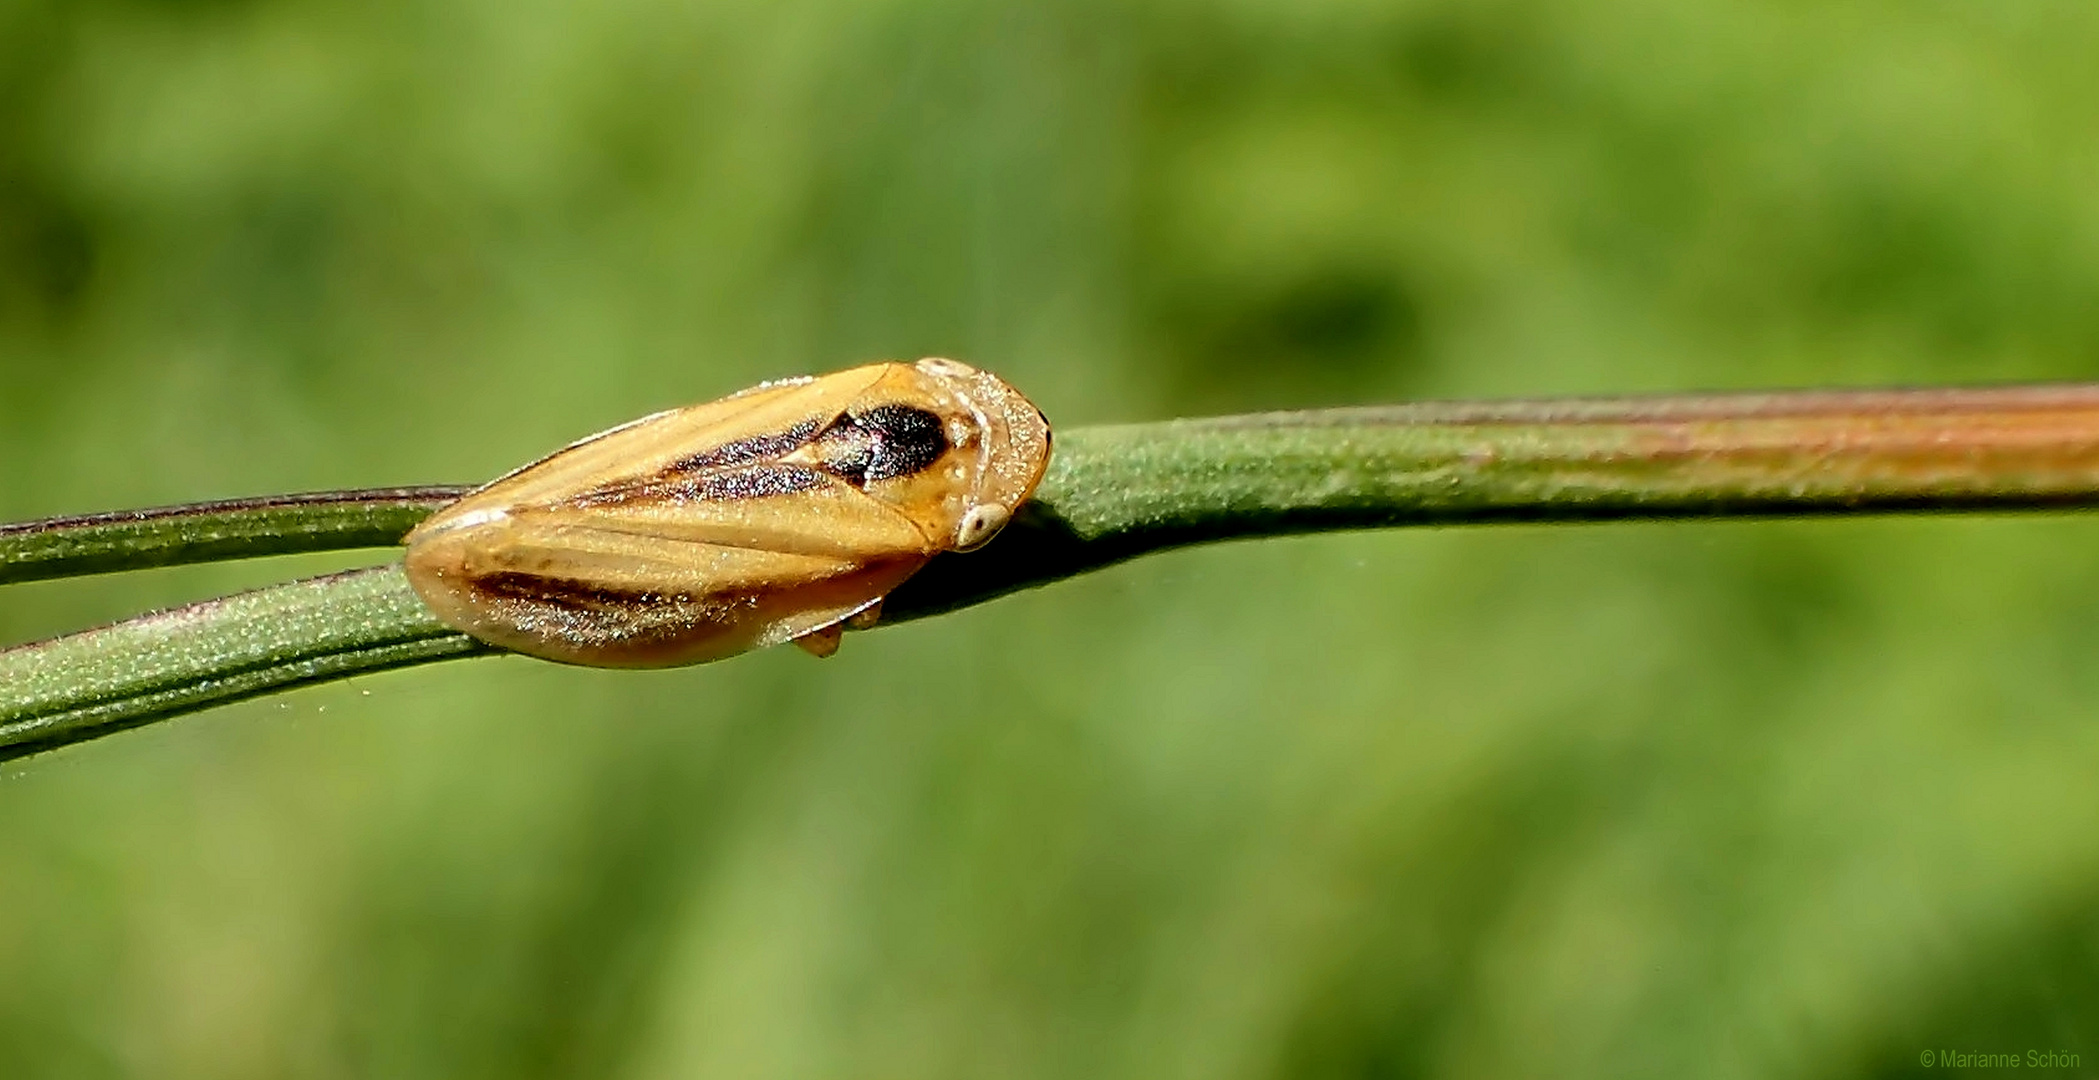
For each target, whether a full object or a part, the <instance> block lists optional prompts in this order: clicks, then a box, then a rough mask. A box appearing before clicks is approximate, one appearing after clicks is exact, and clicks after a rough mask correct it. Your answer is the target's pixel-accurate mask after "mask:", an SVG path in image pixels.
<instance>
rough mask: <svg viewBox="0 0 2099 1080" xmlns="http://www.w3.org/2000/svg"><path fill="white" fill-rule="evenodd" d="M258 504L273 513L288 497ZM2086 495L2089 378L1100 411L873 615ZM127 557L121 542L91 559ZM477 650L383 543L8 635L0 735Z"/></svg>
mask: <svg viewBox="0 0 2099 1080" xmlns="http://www.w3.org/2000/svg"><path fill="white" fill-rule="evenodd" d="M422 490H431V489H422ZM354 494H357V495H360V496H365V495H369V494H370V493H354ZM226 505H229V504H219V507H221V509H218V510H214V511H213V512H214V513H225V512H226V511H224V510H223V509H222V508H223V507H224V506H226ZM255 505H257V506H262V507H266V509H258V510H256V511H255V513H258V514H281V513H285V511H282V510H281V509H279V507H281V505H282V504H281V503H279V502H278V501H277V500H267V501H265V502H264V503H259V504H255ZM317 505H318V506H320V507H333V506H334V504H333V503H331V502H330V501H329V500H328V499H327V498H326V497H321V498H320V500H319V501H318V503H317ZM2095 505H2099V386H2093V385H2075V386H2070V385H2065V386H2039V387H2007V388H1996V389H1981V390H1913V391H1860V392H1813V393H1787V394H1741V395H1716V396H1708V397H1674V398H1651V399H1614V400H1589V401H1558V402H1550V401H1548V402H1511V403H1495V404H1476V405H1475V404H1426V405H1408V406H1397V407H1391V408H1373V409H1336V410H1328V411H1323V412H1304V413H1273V414H1264V415H1257V416H1242V417H1221V418H1216V419H1209V420H1185V421H1172V422H1168V423H1161V424H1142V425H1133V426H1127V427H1107V428H1092V429H1085V430H1079V431H1073V432H1069V433H1066V434H1061V435H1059V436H1058V445H1057V450H1056V454H1055V458H1054V460H1053V462H1052V465H1051V468H1050V472H1049V475H1048V476H1047V477H1045V478H1044V480H1043V483H1042V487H1041V490H1040V491H1039V492H1038V493H1037V495H1036V499H1035V501H1034V502H1033V503H1031V504H1030V505H1029V507H1028V508H1027V509H1026V511H1025V512H1024V513H1022V514H1021V515H1020V517H1019V518H1018V519H1017V520H1016V521H1014V523H1013V524H1012V525H1010V526H1008V527H1007V529H1006V531H1005V532H1004V533H1002V534H1001V535H1000V537H999V538H998V540H997V541H995V542H994V543H992V544H991V545H990V546H988V547H987V548H985V549H984V550H983V551H980V552H976V553H972V554H968V555H943V556H941V557H940V558H937V559H935V560H934V561H933V562H932V563H931V564H930V565H928V566H927V567H926V568H925V569H924V570H923V571H921V572H920V573H919V574H918V575H917V576H916V577H914V578H912V579H911V580H910V581H909V582H906V583H905V584H904V586H903V587H901V588H899V589H898V590H897V591H896V592H895V593H894V594H892V595H891V596H890V598H889V599H888V601H887V602H886V603H885V605H884V616H883V617H884V619H885V621H888V622H901V621H904V620H908V619H913V618H922V617H925V616H928V615H935V614H939V613H941V612H945V611H951V610H954V609H956V608H960V607H965V606H968V605H971V604H976V603H981V602H983V601H985V600H989V599H992V598H994V597H997V596H1000V595H1003V594H1005V593H1008V592H1012V591H1014V590H1016V589H1022V588H1027V587H1029V586H1033V585H1040V584H1044V583H1047V582H1050V581H1055V580H1058V579H1060V578H1064V577H1069V576H1072V575H1074V574H1079V573H1083V572H1086V571H1089V570H1095V569H1099V568H1101V567H1104V566H1108V565H1111V564H1113V563H1116V562H1120V561H1122V560H1124V559H1128V558H1132V557H1134V556H1137V555H1142V554H1145V553H1148V552H1153V551H1159V550H1163V549H1167V548H1173V547H1180V546H1184V545H1188V544H1195V543H1204V542H1209V541H1215V540H1226V539H1234V538H1242V537H1253V536H1272V535H1279V534H1286V533H1308V532H1324V531H1332V530H1339V529H1358V528H1371V527H1379V526H1390V525H1407V524H1467V523H1482V522H1495V521H1531V522H1550V521H1597V520H1607V519H1615V518H1717V517H1748V516H1774V515H1844V514H1858V513H1887V512H1918V511H1955V510H1984V511H2010V510H2037V509H2063V508H2081V507H2091V506H2095ZM331 512H332V511H331ZM423 512H427V507H411V506H406V505H399V504H397V505H393V506H391V507H390V508H389V509H387V510H385V511H384V513H385V514H391V515H394V516H393V517H389V518H387V522H388V524H387V526H386V529H388V530H391V532H390V535H391V536H393V537H398V536H399V535H400V533H401V532H403V531H405V530H406V528H407V527H408V526H409V525H412V524H413V521H414V520H415V518H416V517H418V516H419V515H420V513H423ZM170 513H174V515H175V516H180V513H179V512H170ZM290 515H291V516H290V517H289V518H278V519H277V520H278V521H279V522H280V523H282V524H284V525H286V526H287V527H290V528H293V529H294V530H295V531H298V533H299V535H300V536H301V537H302V538H303V540H302V546H299V547H297V548H296V550H319V549H322V548H326V547H348V546H362V545H366V544H369V543H371V542H372V539H371V538H372V536H373V528H372V527H370V526H369V525H366V524H356V523H355V521H354V515H353V517H352V519H350V520H351V521H352V523H351V524H347V525H346V524H343V522H344V521H345V519H344V518H342V517H335V518H330V517H328V515H327V514H326V513H316V514H315V515H313V518H312V519H306V518H302V517H301V516H300V515H299V514H298V513H297V512H296V511H291V512H290ZM235 516H236V517H239V516H240V514H239V512H235ZM110 517H111V518H118V517H121V515H111V516H110ZM76 520H83V521H85V520H97V519H76ZM302 521H303V522H305V523H306V524H304V525H302V524H299V523H300V522H302ZM315 521H318V522H319V524H317V525H316V524H313V522H315ZM330 522H333V524H330ZM43 524H44V525H45V526H46V527H48V523H43ZM15 528H16V529H18V530H19V529H21V528H22V527H19V526H18V527H15ZM234 532H235V534H237V535H249V536H256V537H261V536H263V535H265V534H266V532H267V530H266V529H263V528H256V529H253V530H251V531H249V532H246V533H242V532H240V530H239V529H238V528H236V529H235V530H234ZM6 535H8V534H7V533H5V532H4V531H0V537H4V536H6ZM164 535H171V534H165V533H160V532H149V533H148V534H147V539H148V541H149V542H158V541H155V540H154V538H155V537H160V536H164ZM388 542H390V541H388ZM267 547H268V545H267V544H266V543H262V542H257V543H255V544H251V545H248V546H246V547H242V548H240V553H244V554H246V553H257V552H259V551H261V550H263V549H265V548H267ZM0 550H4V549H0ZM155 550H156V551H157V552H160V553H163V554H164V553H165V552H167V551H171V550H173V551H184V550H197V549H195V548H185V547H183V546H182V545H181V544H179V543H177V544H164V545H162V546H161V547H160V548H157V549H155ZM278 550H283V549H278ZM59 561H61V562H63V561H64V560H63V558H61V559H60V560H59ZM151 561H152V562H168V561H176V560H173V559H168V558H156V559H155V560H151ZM119 564H121V565H135V564H134V563H122V562H121V560H116V561H112V562H111V563H108V564H95V568H98V569H99V568H103V567H104V566H105V565H119ZM73 565H81V564H80V563H77V562H76V563H74V564H73ZM490 651H491V650H488V649H486V648H485V647H483V646H480V645H478V644H476V643H474V642H473V641H472V640H471V639H468V638H466V637H465V636H463V635H460V634H457V633H455V632H453V631H450V630H448V629H447V628H445V627H444V626H443V625H442V624H439V623H438V622H437V621H436V620H435V618H433V617H432V616H431V615H430V613H429V612H428V611H427V610H426V609H424V608H423V606H422V605H421V603H420V602H418V601H417V600H416V599H415V597H414V594H413V593H412V592H411V591H410V590H409V589H408V586H407V582H406V579H405V578H404V577H403V576H402V574H401V571H400V568H399V567H398V566H385V567H376V568H373V569H370V570H363V571H354V572H351V573H348V574H339V575H335V576H333V577H328V578H318V579H314V580H311V581H303V582H295V583H292V584H289V585H280V586H275V587H273V588H269V589H262V590H258V591H256V592H252V593H246V594H242V595H240V596H234V597H228V598H225V599H222V600H214V601H210V602H207V603H204V604H196V605H192V606H190V607H186V608H179V609H176V610H174V611H170V612H164V613H161V614H158V615H149V616H145V617H143V618H140V619H134V620H131V621H129V622H124V623H118V624H115V625H113V626H108V627H103V628H101V629H98V630H90V631H87V632H85V633H81V634H75V635H71V636H69V637H63V638H57V639H54V640H51V641H46V642H41V643H38V644H34V645H27V646H22V647H19V648H16V649H11V650H7V651H4V652H0V758H5V757H9V756H19V755H20V754H23V753H29V752H34V751H36V750H42V749H49V748H51V747H53V746H58V745H63V744H65V743H67V742H74V741H79V740H81V739H86V738H92V737H94V736H95V735H99V734H103V733H106V732H108V731H113V730H118V729H120V728H123V727H130V726H135V725H137V724H141V723H146V722H150V721H152V720H155V719H159V718H162V717H166V716H171V715H175V714H177V713H180V712H185V711H190V710H193V709H198V708H203V707H205V706H207V705H212V704H217V703H220V702H224V701H230V700H235V699H238V698H242V697H248V696H252V695H255V694H260V693H264V692H267V691H269V690H273V689H278V688H283V687H287V686H293V685H300V684H304V683H310V682H316V681H321V680H325V679H333V678H341V677H344V676H347V675H351V674H357V673H360V672H366V671H375V670H379V669H382V668H388V667H400V666H405V665H408V664H417V663H423V662H425V661H429V660H438V659H448V658H452V657H457V656H467V655H476V654H483V653H487V652H490Z"/></svg>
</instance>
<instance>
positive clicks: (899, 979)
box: [0, 0, 2099, 1080]
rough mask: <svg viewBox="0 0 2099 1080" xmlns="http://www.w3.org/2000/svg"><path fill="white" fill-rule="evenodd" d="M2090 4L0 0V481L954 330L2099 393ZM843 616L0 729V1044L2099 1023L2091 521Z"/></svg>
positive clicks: (1332, 382) (60, 616)
mask: <svg viewBox="0 0 2099 1080" xmlns="http://www.w3.org/2000/svg"><path fill="white" fill-rule="evenodd" d="M2095 53H2099V9H2095V8H2093V7H2092V5H2090V4H2088V3H2084V2H2068V0H2058V2H2046V0H2042V2H2035V3H2003V4H1994V3H1982V4H1972V3H1971V4H1947V3H1916V2H1907V3H1896V2H1881V3H1857V4H1821V3H1781V2H1763V3H1750V2H1729V0H1713V2H1708V3H1698V4H1678V3H1659V2H1652V0H1649V2H1640V0H1617V2H1612V0H1596V2H1590V3H1570V2H1553V0H1485V2H1479V0H1444V2H1428V0H1422V2H1392V0H1386V2H1367V0H1218V2H1212V3H1197V2H1193V0H1151V2H1147V3H1108V2H1105V0H1099V2H1093V0H1072V2H1067V3H1046V2H1039V0H1017V2H1006V3H967V2H957V0H873V2H843V0H766V2H756V0H752V2H723V3H710V4H699V3H672V2H666V0H507V2H494V0H416V2H403V0H362V2H346V0H337V2H320V0H312V2H303V3H300V2H280V3H267V2H260V0H216V2H205V0H193V2H175V0H158V2H147V0H130V2H122V0H4V2H0V517H4V518H10V519H11V518H23V517H31V516H37V515H42V514H47V513H61V512H75V511H87V510H97V509H109V508H117V507H124V506H134V505H144V504H154V503H166V502H175V501H182V500H188V499H198V498H213V497H224V496H233V495H243V494H253V493H263V492H273V491H291V490H311V489H317V488H329V487H347V486H370V485H379V484H391V483H424V482H454V481H471V480H476V479H481V478H485V477H487V476H490V475H493V474H494V473H496V472H498V471H500V470H502V469H505V468H508V467H510V466H511V465H513V464H516V463H517V462H519V461H522V460H525V459H526V458H529V457H531V456H534V455H536V454H539V453H541V452H544V451H545V450H547V449H549V448H551V447H553V446H556V445H559V444H560V443H561V442H563V441H564V440H567V439H570V438H573V437H575V436H577V435H580V434H583V433H586V432H589V431H591V430H594V429H596V428H599V427H602V426H606V425H609V424H611V423H614V422H617V421H620V420H623V419H626V418H629V417H631V416H634V415H638V414H640V413H643V412H646V411H649V410H652V409H656V408H661V407H665V406H669V405H674V404H679V403H683V402H688V401H693V400H699V399H703V398H707V397H711V396H714V395H717V394H719V393H722V392H725V391H728V390H731V389H735V388H737V387H740V386H742V385H745V384H747V383H750V382H752V381H755V380H758V379H761V378H765V377H769V376H777V375H783V374H789V373H794V372H800V371H805V370H812V369H817V370H820V369H826V368H833V367H841V366H845V365H848V364H853V363H858V362H862V361H865V360H868V359H872V358H877V357H910V356H915V355H921V354H929V353H931V354H950V355H955V356H959V357H964V358H967V359H969V360H972V361H975V362H979V363H983V364H986V365H988V366H991V367H994V368H995V369H997V370H999V371H1000V372H1002V373H1003V374H1005V375H1007V376H1008V377H1009V378H1010V379H1011V380H1012V381H1013V382H1015V383H1016V384H1018V385H1020V386H1021V387H1023V388H1025V389H1026V390H1028V391H1029V392H1030V393H1031V395H1032V396H1034V397H1035V399H1036V400H1037V401H1038V402H1040V403H1041V404H1042V405H1043V406H1044V408H1045V409H1046V410H1047V411H1048V412H1049V413H1050V415H1051V416H1052V417H1053V418H1054V419H1055V420H1057V421H1058V422H1059V423H1062V424H1083V423H1092V422H1104V421H1112V420H1136V419H1152V418H1160V417H1166V416H1172V415H1177V414H1186V413H1195V412H1210V411H1226V410H1244V409H1257V408H1269V407H1287V406H1303V405H1311V404H1328V403H1346V402H1374V401H1387V400H1395V399H1399V398H1404V397H1419V396H1464V395H1481V396H1484V395H1509V394H1524V395H1532V394H1545V393H1564V392H1581V391H1596V392H1603V391H1632V390H1668V389H1687V388H1711V387H1746V386H1765V385H1800V384H1817V385H1821V384H1859V383H1888V382H1942V381H1966V380H1982V379H2002V378H2045V377H2076V378H2093V377H2099V142H2095V140H2094V138H2093V130H2094V129H2093V126H2092V124H2093V117H2094V116H2095V115H2099V64H2095V63H2093V61H2092V58H2093V56H2094V55H2095ZM340 564H341V561H337V562H335V563H329V562H327V561H326V560H306V561H295V562H293V563H290V564H287V563H274V564H270V565H264V566H245V567H215V568H204V569H198V570H191V571H181V572H166V573H155V574H142V575H129V576H122V577H115V578H106V579H97V580H92V581H76V582H57V583H49V584H41V585H33V586H18V587H13V588H9V589H7V590H5V591H4V592H0V633H4V635H5V638H4V640H7V641H20V640H25V639H27V638H30V637H33V636H37V635H41V634H46V633H52V632H56V631H59V630H63V629H68V628H73V627H78V626H81V625H85V624H87V623H89V622H92V621H95V620H100V619H105V618H112V617H117V616H120V615H123V614H126V613H129V612H133V611H136V610H139V609H141V608H144V607H148V606H154V605H160V604H167V603H174V602H179V601H181V600H184V599H191V598H196V597H199V596H204V595H209V594H210V593H213V592H216V591H220V590H223V589H226V588H231V587H236V586H239V585H242V584H251V583H257V582H261V581H265V580H271V579H274V578H277V577H282V576H285V575H288V574H291V573H294V572H301V571H305V570H309V569H312V568H313V567H316V566H320V565H340ZM846 645H847V647H846V649H845V650H844V652H843V653H842V654H841V655H840V656H839V657H837V658H836V659H834V660H831V661H828V662H823V663H818V662H815V661H813V660H810V659H809V658H807V657H805V656H802V655H800V654H799V653H797V652H795V651H793V650H781V651H774V652H771V653H766V654H759V655H755V656H750V657H745V658H742V659H739V660H736V661H732V662H729V663H724V664H720V665H715V666H711V667H703V668H696V669H689V670H683V671H675V672H663V673H644V674H620V673H604V672H589V671H580V670H571V669H563V668H558V667H554V666H550V665H545V664H539V663H534V662H531V661H526V660H511V659H503V660H489V661H476V662H472V663H464V664H454V665H444V666H439V667H436V668H431V669H425V670H418V671H413V672H406V673H397V674H392V675H386V676H381V677H374V678H370V679H366V680H361V681H359V682H355V683H351V684H346V685H337V686H331V687H326V688H321V689H316V690H311V691H306V692H302V693H299V694H294V695H290V696H288V697H284V698H281V699H276V700H272V701H266V702H257V703H253V704H250V705H247V706H245V707H239V708H232V709H225V710H220V711H217V712H214V713H211V714H207V715H204V716H200V717H195V718H190V719H186V720H183V721H180V722H177V723H174V724H170V725H166V726H164V727H161V728H158V729H155V730H149V731H141V732H137V733H133V734H129V735H124V736H119V737H116V738H112V739H109V740H106V741H104V742H101V743H98V744H96V745H92V746H88V747H84V748H79V749H74V750H69V751H66V752H63V753H59V754H55V755H51V756H49V757H45V758H38V759H33V760H30V761H27V762H23V763H18V764H14V765H10V766H7V767H6V768H5V770H4V771H0V821H4V822H5V825H4V827H0V866H4V867H5V870H4V872H0V972H4V973H5V975H4V978H0V1062H4V1066H0V1069H4V1072H5V1074H6V1075H7V1076H9V1077H103V1076H120V1075H122V1076H153V1077H174V1078H181V1077H200V1078H202V1077H209V1078H214V1080H226V1078H233V1080H239V1078H246V1077H258V1078H260V1077H285V1076H297V1077H343V1076H386V1077H398V1078H414V1077H446V1078H461V1077H503V1078H510V1077H593V1078H595V1077H637V1078H638V1077H669V1076H681V1077H682V1076H722V1077H738V1078H751V1077H755V1078H763V1077H847V1076H850V1077H911V1078H924V1077H957V1078H961V1077H978V1076H987V1075H997V1076H1011V1077H1040V1078H1049V1077H1113V1076H1121V1077H1146V1078H1150V1077H1167V1076H1171V1077H1205V1078H1207V1077H1262V1076H1292V1077H1315V1078H1327V1077H1337V1078H1338V1077H1402V1076H1446V1075H1447V1076H1541V1077H1543V1076H1550V1077H1556V1078H1563V1077H1590V1076H1593V1077H1627V1076H1668V1077H1676V1076H1699V1075H1704V1076H1727V1077H1735V1076H1739V1077H1754V1076H1785V1077H1798V1076H1832V1077H1834V1076H1879V1075H1895V1074H1902V1073H1906V1072H1911V1071H1919V1070H1920V1066H1919V1061H1920V1054H1921V1052H1923V1051H1925V1050H1934V1051H1936V1050H1940V1049H1955V1050H1964V1051H1981V1052H2014V1053H2019V1054H2022V1055H2023V1054H2024V1053H2026V1052H2027V1051H2029V1050H2037V1051H2043V1052H2045V1051H2050V1050H2053V1051H2063V1052H2073V1053H2079V1054H2081V1060H2082V1062H2083V1065H2084V1068H2085V1069H2086V1070H2089V1069H2092V1068H2094V1067H2099V1027H2095V1022H2094V1021H2093V1019H2092V1018H2093V1017H2095V1016H2099V828H2095V827H2094V824H2093V823H2094V822H2095V821H2099V782H2095V780H2099V665H2095V663H2094V658H2095V657H2099V521H2093V520H2090V519H2086V518H2076V517H2061V518H2053V519H2048V518H2037V519H2020V520H2012V519H1996V520H1989V519H1980V520H1953V519H1937V520H1887V521H1876V522H1852V523H1837V524H1833V523H1824V524H1808V523H1793V524H1785V523H1765V524H1743V525H1725V526H1722V525H1712V526H1681V525H1679V526H1659V525H1645V526H1642V525H1627V526H1609V527H1577V528H1527V529H1480V530H1462V531H1447V532H1426V531H1423V532H1390V533H1383V534H1364V535H1353V536H1336V537H1326V538H1318V539H1309V540H1301V541H1287V542H1269V543H1258V544H1241V545H1233V546H1227V547H1219V548H1214V549H1208V550H1201V551H1194V552H1187V553H1180V554H1174V555H1171V556H1165V557H1160V558H1156V559H1152V560H1149V561H1146V562H1143V563H1140V564H1135V565H1130V566H1127V567H1123V568H1120V569H1117V570H1115V571H1112V572H1108V573H1104V574H1099V575H1094V576H1093V577H1091V578H1088V579H1085V580H1080V581H1075V582H1070V583H1066V584H1063V585H1059V586H1057V587H1055V588H1052V589H1048V590H1044V591H1041V592H1037V593H1033V594H1029V595H1024V596H1019V597H1015V598H1012V599H1009V600H1006V601H1002V602H1000V603H997V604H993V605H989V606H987V607H983V608H979V609H974V610H971V611H968V612H965V613H962V614H959V615H956V616H953V617H949V618H944V619H938V620H932V621H929V622H925V623H919V624H914V625H911V626H906V627H901V628H896V629H891V630H887V631H883V632H879V633H874V634H866V635H858V636H856V637H854V638H852V639H851V640H849V641H848V642H847V643H846Z"/></svg>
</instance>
